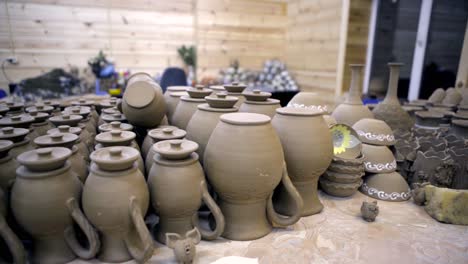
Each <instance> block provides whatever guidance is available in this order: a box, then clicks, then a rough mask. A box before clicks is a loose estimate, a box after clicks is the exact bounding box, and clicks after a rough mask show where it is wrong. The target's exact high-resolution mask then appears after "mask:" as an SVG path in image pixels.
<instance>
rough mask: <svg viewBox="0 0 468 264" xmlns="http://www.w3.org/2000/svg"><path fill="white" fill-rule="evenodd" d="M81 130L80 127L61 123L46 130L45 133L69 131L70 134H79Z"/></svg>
mask: <svg viewBox="0 0 468 264" xmlns="http://www.w3.org/2000/svg"><path fill="white" fill-rule="evenodd" d="M81 131H82V129H81V128H79V127H71V126H68V125H61V126H58V127H56V128H52V129H49V130H47V134H49V135H52V134H56V133H71V134H75V135H80V134H81Z"/></svg>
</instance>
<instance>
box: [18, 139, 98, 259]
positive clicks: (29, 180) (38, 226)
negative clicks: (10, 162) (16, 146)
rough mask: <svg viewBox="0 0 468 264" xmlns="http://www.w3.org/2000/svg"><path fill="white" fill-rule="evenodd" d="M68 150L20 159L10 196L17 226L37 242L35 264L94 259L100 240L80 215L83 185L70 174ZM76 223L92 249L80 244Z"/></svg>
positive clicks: (34, 152)
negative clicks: (74, 226)
mask: <svg viewBox="0 0 468 264" xmlns="http://www.w3.org/2000/svg"><path fill="white" fill-rule="evenodd" d="M70 155H71V151H70V150H69V149H66V148H61V147H57V148H42V149H37V150H32V151H27V152H25V153H22V154H21V155H19V156H18V158H17V159H18V162H19V163H20V164H21V165H23V166H20V167H19V168H18V169H17V171H16V173H17V179H16V181H15V184H14V185H13V189H12V193H11V207H12V210H13V214H14V216H15V218H16V220H17V222H18V224H19V225H20V226H21V227H23V228H24V230H26V231H27V232H28V233H29V234H31V236H32V237H33V239H34V246H35V248H34V251H33V263H44V264H50V263H67V262H69V261H71V260H73V259H75V258H76V256H79V257H80V258H84V259H90V258H93V257H94V256H95V254H96V252H97V251H98V250H99V244H100V243H99V238H98V235H97V233H96V232H95V231H94V228H93V227H92V226H91V225H90V223H89V222H88V220H87V219H86V217H85V216H84V215H83V213H82V212H81V209H80V206H79V202H80V193H81V183H80V182H79V180H78V179H77V178H76V177H74V176H73V175H72V174H71V171H70V163H69V162H68V161H67V158H68V157H70ZM73 223H76V224H77V226H78V227H79V228H80V229H81V230H82V231H83V232H84V234H85V236H86V238H87V240H88V243H89V246H88V248H83V247H82V246H81V245H80V243H79V242H78V241H77V238H76V235H75V231H74V228H73Z"/></svg>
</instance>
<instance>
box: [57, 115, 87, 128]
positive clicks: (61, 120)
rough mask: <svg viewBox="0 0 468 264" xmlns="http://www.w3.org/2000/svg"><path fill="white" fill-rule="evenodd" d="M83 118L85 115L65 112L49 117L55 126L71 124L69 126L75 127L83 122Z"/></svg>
mask: <svg viewBox="0 0 468 264" xmlns="http://www.w3.org/2000/svg"><path fill="white" fill-rule="evenodd" d="M82 119H83V117H82V116H80V115H69V114H63V115H57V116H52V117H50V118H49V121H50V122H51V123H52V124H54V125H55V126H60V125H69V126H72V127H75V126H77V125H78V123H80V122H81V120H82Z"/></svg>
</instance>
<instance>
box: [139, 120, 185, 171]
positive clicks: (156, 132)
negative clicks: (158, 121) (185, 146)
mask: <svg viewBox="0 0 468 264" xmlns="http://www.w3.org/2000/svg"><path fill="white" fill-rule="evenodd" d="M186 134H187V133H186V132H185V130H182V129H178V128H176V127H172V126H169V127H163V128H160V129H153V130H151V131H150V132H149V136H150V137H151V138H152V139H153V142H154V143H157V142H159V141H162V140H170V139H182V138H184V137H185V135H186ZM154 143H153V146H154ZM153 146H152V147H151V148H150V150H149V151H148V154H147V155H146V157H145V166H146V174H149V172H150V171H151V167H152V166H153V163H154V159H153V158H154V155H155V154H156V151H155V150H154V148H153Z"/></svg>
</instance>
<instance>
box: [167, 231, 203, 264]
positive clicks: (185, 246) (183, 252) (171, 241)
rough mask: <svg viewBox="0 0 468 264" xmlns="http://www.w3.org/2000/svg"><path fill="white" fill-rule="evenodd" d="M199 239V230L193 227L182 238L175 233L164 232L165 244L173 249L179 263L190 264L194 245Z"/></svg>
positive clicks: (194, 252) (194, 251)
mask: <svg viewBox="0 0 468 264" xmlns="http://www.w3.org/2000/svg"><path fill="white" fill-rule="evenodd" d="M200 240H201V235H200V231H198V229H197V228H196V227H195V228H194V229H192V230H190V231H188V232H187V233H186V234H185V238H182V237H181V236H180V235H179V234H176V233H166V245H167V246H168V247H169V248H172V249H173V250H174V255H175V257H176V259H177V262H178V263H179V264H190V263H192V262H193V259H194V258H195V254H196V248H195V245H196V244H198V243H199V242H200Z"/></svg>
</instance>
